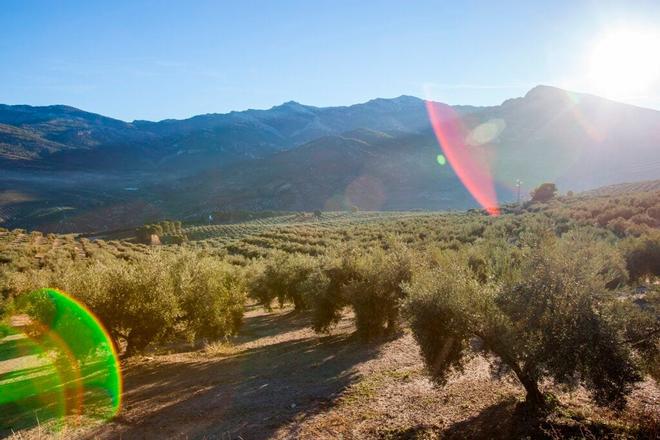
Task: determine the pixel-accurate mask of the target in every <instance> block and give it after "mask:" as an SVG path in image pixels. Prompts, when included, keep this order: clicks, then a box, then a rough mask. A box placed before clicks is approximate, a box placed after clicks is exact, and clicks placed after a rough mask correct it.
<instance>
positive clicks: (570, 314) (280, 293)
mask: <svg viewBox="0 0 660 440" xmlns="http://www.w3.org/2000/svg"><path fill="white" fill-rule="evenodd" d="M530 240H532V241H533V242H527V243H526V244H523V245H522V246H511V245H510V244H508V243H506V242H504V241H500V242H489V243H481V244H480V245H478V246H475V247H473V248H470V249H461V250H458V251H447V250H445V251H442V252H438V251H431V252H425V253H419V252H411V251H410V250H409V249H407V248H405V247H403V246H401V245H398V244H392V245H391V246H390V247H389V248H388V249H375V250H372V251H369V252H355V251H350V250H346V251H344V252H341V255H340V256H334V257H331V256H327V257H324V258H322V259H313V258H310V257H306V256H302V255H287V254H283V253H282V254H278V255H276V256H275V257H274V258H272V259H270V260H268V261H266V262H265V264H264V265H263V266H262V267H261V268H260V271H259V273H258V275H257V276H256V277H254V278H253V279H252V281H251V286H250V292H251V295H252V296H253V297H254V298H255V299H257V300H258V301H259V302H261V303H262V304H263V305H264V306H266V307H271V305H272V303H273V302H274V301H278V302H279V303H284V302H287V301H290V302H292V303H293V304H294V305H295V307H296V309H309V310H310V311H311V315H312V326H313V328H314V329H315V330H316V331H318V332H328V331H330V330H331V329H332V327H333V325H335V324H336V323H338V322H339V320H340V319H341V316H342V310H343V309H344V308H345V307H350V308H352V309H353V311H354V313H355V323H356V331H357V334H358V335H360V336H361V337H362V338H364V339H374V338H378V337H381V336H383V335H387V334H391V333H393V332H396V331H397V330H398V329H399V328H400V327H401V325H402V322H403V321H402V317H406V320H407V322H408V323H409V324H410V327H411V329H412V331H413V334H414V336H415V339H416V340H417V342H418V343H419V345H420V347H421V350H422V352H423V354H424V358H425V361H426V364H427V367H428V369H429V371H430V374H431V375H432V376H433V378H434V379H435V380H436V381H437V382H439V383H443V382H444V381H445V380H446V378H447V376H448V373H449V372H451V371H453V370H460V369H461V368H462V366H463V365H464V363H465V361H466V360H467V359H469V358H470V357H471V356H473V355H474V354H475V351H474V349H473V348H474V347H475V346H476V347H478V351H483V352H486V353H488V354H490V355H493V356H494V357H495V358H496V359H497V363H496V365H494V371H497V372H499V373H500V374H501V373H503V372H512V373H513V374H514V375H515V376H516V377H517V378H518V380H519V382H520V383H521V384H522V386H523V387H524V388H525V390H526V392H527V400H528V402H529V403H530V404H532V405H534V406H543V405H544V403H545V396H544V395H543V393H542V392H541V390H540V387H539V384H540V383H541V382H542V381H543V380H545V379H548V378H550V379H552V380H554V381H555V382H556V383H561V384H563V385H566V386H569V387H576V386H578V385H583V386H585V387H586V388H587V389H589V390H591V391H592V393H593V396H594V399H595V400H596V401H597V402H598V403H600V404H608V405H612V406H615V407H620V406H622V405H623V404H624V403H625V396H626V395H627V394H628V393H629V392H630V391H631V389H632V387H633V385H634V383H636V382H637V381H639V380H641V378H642V377H643V375H644V374H645V373H646V372H650V373H652V374H656V375H657V373H658V371H657V367H655V368H654V367H653V366H654V365H658V363H660V357H659V347H658V344H657V338H653V335H656V334H657V333H658V332H660V324H659V323H658V321H657V319H656V316H657V312H658V311H657V310H656V309H654V308H652V307H651V308H646V309H641V308H639V307H636V306H634V305H633V304H632V303H631V302H630V301H622V300H621V298H619V297H617V295H616V294H615V290H613V289H615V288H617V287H620V286H622V285H623V284H625V283H626V282H627V280H628V272H627V270H626V261H625V260H624V258H623V256H622V255H621V254H620V252H619V250H618V249H617V248H615V247H614V246H612V245H611V244H607V243H605V242H603V241H599V240H598V238H597V237H596V236H595V235H594V234H593V232H592V231H579V232H572V233H569V234H566V235H565V236H564V237H562V238H561V239H558V238H556V237H555V235H554V234H550V233H547V234H541V235H540V236H536V235H535V236H533V237H531V238H530ZM653 301H655V303H653V304H654V307H657V305H658V298H655V299H653V298H652V302H653Z"/></svg>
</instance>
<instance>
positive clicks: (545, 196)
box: [530, 183, 557, 202]
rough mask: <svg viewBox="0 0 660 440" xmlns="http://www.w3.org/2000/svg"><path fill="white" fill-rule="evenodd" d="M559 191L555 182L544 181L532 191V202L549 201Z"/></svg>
mask: <svg viewBox="0 0 660 440" xmlns="http://www.w3.org/2000/svg"><path fill="white" fill-rule="evenodd" d="M556 193H557V186H556V185H555V184H554V183H542V184H541V185H539V186H538V187H537V188H536V189H535V190H534V191H532V192H531V194H530V195H531V196H532V202H547V201H549V200H550V199H552V198H553V197H554V196H555V194H556Z"/></svg>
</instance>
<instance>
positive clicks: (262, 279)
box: [250, 252, 315, 310]
mask: <svg viewBox="0 0 660 440" xmlns="http://www.w3.org/2000/svg"><path fill="white" fill-rule="evenodd" d="M314 268H315V261H314V260H313V259H312V258H311V257H309V256H306V255H303V254H297V253H296V254H287V253H285V252H274V253H273V254H271V256H270V257H269V258H268V259H267V260H266V262H265V264H264V268H263V270H261V272H260V273H259V275H257V276H256V277H255V278H254V280H253V281H252V283H251V286H250V294H251V296H252V297H253V298H254V299H256V300H257V301H259V302H260V303H261V304H262V305H263V306H265V307H267V308H270V307H271V304H272V302H273V301H274V300H275V299H277V300H278V301H279V303H280V305H283V304H284V303H285V302H287V301H291V302H292V303H293V304H294V306H295V308H296V310H301V309H304V308H305V307H306V303H305V294H304V290H303V286H304V282H305V280H306V279H307V277H308V276H309V275H310V274H311V273H312V272H313V270H314Z"/></svg>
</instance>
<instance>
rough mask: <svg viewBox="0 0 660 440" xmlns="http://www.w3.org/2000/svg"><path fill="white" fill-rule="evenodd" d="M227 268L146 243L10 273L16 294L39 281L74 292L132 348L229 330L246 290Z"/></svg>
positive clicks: (39, 285) (236, 319)
mask: <svg viewBox="0 0 660 440" xmlns="http://www.w3.org/2000/svg"><path fill="white" fill-rule="evenodd" d="M230 269H231V270H230ZM233 270H234V269H233V268H230V267H229V266H228V265H227V264H224V263H221V262H217V261H215V260H213V259H211V258H208V257H206V258H200V257H198V256H197V255H195V254H193V253H190V252H185V253H183V254H181V255H180V256H175V255H173V254H168V253H165V252H161V251H151V252H147V253H144V254H141V255H139V256H136V257H135V259H133V260H123V259H115V258H110V257H108V256H106V257H104V258H100V259H98V260H97V261H95V262H93V263H91V264H86V263H84V262H71V263H69V264H67V265H63V266H61V267H59V268H57V269H56V270H55V271H50V270H33V271H26V272H19V273H14V274H12V276H11V279H10V280H9V281H10V283H9V284H10V288H11V289H12V291H13V292H14V294H15V295H16V294H18V295H20V294H21V293H24V292H30V291H33V290H36V289H39V288H43V287H54V288H59V289H61V290H63V291H65V292H67V293H69V294H71V295H73V296H74V297H76V298H77V299H78V300H80V301H82V302H83V303H84V304H85V305H86V306H87V307H89V308H90V309H91V310H92V311H93V312H94V313H95V314H96V315H97V316H98V317H99V318H100V319H101V321H102V322H103V324H104V325H105V326H106V328H107V329H108V331H109V332H110V335H111V336H112V337H113V339H114V340H115V342H117V343H118V342H119V341H124V342H125V343H126V354H127V355H131V354H134V353H136V352H139V351H142V350H144V349H145V348H146V347H147V346H148V345H149V344H151V343H158V342H161V341H164V340H168V339H170V338H172V337H176V336H177V335H178V336H181V335H184V334H185V335H193V336H199V337H207V338H210V337H223V336H226V335H229V334H233V333H235V332H236V330H237V329H238V326H239V325H240V317H241V316H242V308H243V301H244V296H245V290H244V288H243V287H241V286H242V280H241V277H240V276H239V275H237V274H235V273H234V272H233ZM31 310H32V311H34V310H35V309H31Z"/></svg>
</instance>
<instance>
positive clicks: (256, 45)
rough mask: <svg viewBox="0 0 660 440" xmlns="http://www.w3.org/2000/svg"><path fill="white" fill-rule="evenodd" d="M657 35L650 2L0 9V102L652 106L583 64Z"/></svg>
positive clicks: (25, 5) (650, 91)
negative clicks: (538, 94)
mask: <svg viewBox="0 0 660 440" xmlns="http://www.w3.org/2000/svg"><path fill="white" fill-rule="evenodd" d="M658 24H660V1H657V0H655V1H644V0H635V1H594V0H588V1H585V0H572V1H563V0H554V1H548V2H541V1H523V0H521V1H506V0H500V1H455V0H453V1H424V0H419V1H404V0H401V1H386V0H383V1H367V0H362V1H357V0H354V1H342V0H334V1H323V0H306V1H289V0H271V1H250V0H242V1H231V2H229V1H227V2H223V1H193V0H190V1H185V2H182V1H179V2H174V1H165V0H163V1H139V0H133V1H120V0H113V1H107V2H96V1H86V0H85V1H66V0H62V1H57V2H53V1H31V0H18V1H15V0H3V1H2V3H1V5H0V103H5V104H30V105H51V104H66V105H71V106H74V107H78V108H82V109H84V110H87V111H91V112H96V113H101V114H104V115H107V116H111V117H115V118H118V119H122V120H127V121H131V120H134V119H146V120H161V119H166V118H186V117H190V116H193V115H196V114H203V113H223V112H228V111H231V110H244V109H248V108H270V107H272V106H274V105H278V104H280V103H282V102H285V101H290V100H295V101H298V102H301V103H303V104H308V105H315V106H330V105H350V104H355V103H358V102H364V101H368V100H370V99H374V98H377V97H384V98H390V97H395V96H399V95H404V94H405V95H414V96H419V97H422V98H429V99H434V100H438V101H441V102H446V103H449V104H471V105H497V104H500V103H501V102H502V101H504V100H505V99H508V98H511V97H517V96H522V95H524V94H525V93H526V92H527V91H528V90H529V89H531V88H532V87H534V86H535V85H537V84H548V85H555V86H558V87H563V88H567V89H569V90H574V91H580V92H588V93H594V94H599V95H601V96H606V97H609V98H612V99H617V100H620V101H623V102H627V103H631V104H635V105H640V106H644V107H650V108H655V109H660V79H658V80H656V79H657V78H651V79H649V78H645V79H644V80H645V81H646V83H644V87H643V88H642V87H640V88H636V89H634V90H628V89H626V90H617V93H614V92H613V91H612V90H610V89H611V88H607V87H603V86H602V82H603V81H599V80H602V78H598V75H601V76H602V74H603V73H602V71H605V70H612V69H614V70H616V68H617V66H620V65H622V64H623V63H622V62H618V60H616V59H611V58H610V57H609V56H607V55H606V59H605V61H604V67H603V62H602V59H600V61H601V62H600V64H597V65H598V66H601V67H599V69H600V70H599V72H598V73H597V75H596V77H597V78H596V79H594V75H593V64H594V63H593V60H592V58H593V53H594V51H595V50H596V49H594V48H595V47H597V46H598V43H599V42H600V41H604V39H605V40H606V36H607V35H609V34H611V33H612V32H613V30H616V29H627V30H628V31H630V30H632V31H633V32H637V31H638V30H641V29H645V30H649V29H650V30H651V31H653V30H654V29H655V28H658ZM608 41H609V40H608ZM601 49H602V48H601ZM625 50H626V49H624V51H625ZM603 52H604V53H606V54H608V53H609V46H607V47H605V49H604V51H603V50H601V51H600V52H599V53H601V55H600V56H601V58H603V55H602V53H603ZM658 53H660V48H658V52H656V53H655V54H654V55H651V54H646V55H644V54H643V55H640V56H637V58H636V59H635V61H636V62H638V63H639V62H642V63H644V62H647V61H648V59H647V58H646V57H652V58H655V59H657V58H659V57H658V55H657V54H658ZM640 57H641V58H642V60H641V61H640V60H639V58H640ZM590 60H591V61H590ZM626 62H627V63H628V64H629V65H630V64H631V65H632V67H634V68H635V69H633V70H637V71H638V70H640V69H639V68H638V67H639V66H637V65H636V64H635V62H629V61H626ZM641 66H642V67H645V66H646V65H645V64H642V65H641ZM641 70H649V69H641ZM623 74H625V72H624V73H623ZM610 76H611V75H610ZM606 80H607V81H609V84H610V85H611V83H612V79H611V78H610V77H607V78H606ZM607 81H605V82H606V83H607ZM617 81H620V79H617ZM647 83H648V84H647ZM610 92H611V93H610ZM608 95H609V96H608Z"/></svg>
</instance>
